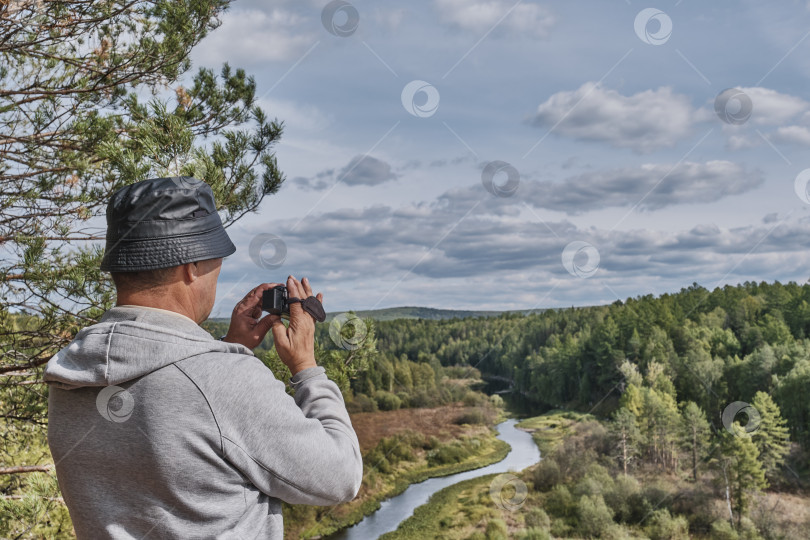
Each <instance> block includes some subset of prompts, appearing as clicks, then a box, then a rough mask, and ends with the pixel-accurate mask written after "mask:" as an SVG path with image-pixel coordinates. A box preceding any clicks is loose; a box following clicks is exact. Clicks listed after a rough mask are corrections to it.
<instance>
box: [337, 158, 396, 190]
mask: <svg viewBox="0 0 810 540" xmlns="http://www.w3.org/2000/svg"><path fill="white" fill-rule="evenodd" d="M338 178H339V179H341V180H342V181H343V182H344V183H346V184H348V185H350V186H376V185H378V184H382V183H383V182H387V181H389V180H396V179H397V178H398V175H396V174H395V173H393V172H392V171H391V165H389V164H388V163H386V162H385V161H382V160H379V159H377V158H374V157H371V156H355V157H353V158H352V160H351V161H349V163H348V164H347V165H346V166H345V167H343V169H341V171H340V174H339V175H338Z"/></svg>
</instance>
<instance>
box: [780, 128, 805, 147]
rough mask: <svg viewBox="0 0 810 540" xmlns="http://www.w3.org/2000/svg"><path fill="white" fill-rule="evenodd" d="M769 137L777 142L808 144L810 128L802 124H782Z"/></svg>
mask: <svg viewBox="0 0 810 540" xmlns="http://www.w3.org/2000/svg"><path fill="white" fill-rule="evenodd" d="M771 138H772V139H773V140H774V141H775V142H778V143H787V144H799V145H802V146H810V129H807V128H806V127H804V126H783V127H780V128H778V129H777V130H776V132H775V133H774V134H773V136H772V137H771Z"/></svg>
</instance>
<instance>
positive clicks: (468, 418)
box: [453, 409, 487, 425]
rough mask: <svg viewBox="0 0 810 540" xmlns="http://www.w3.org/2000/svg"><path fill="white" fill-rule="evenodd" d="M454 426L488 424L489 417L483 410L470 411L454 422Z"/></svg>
mask: <svg viewBox="0 0 810 540" xmlns="http://www.w3.org/2000/svg"><path fill="white" fill-rule="evenodd" d="M453 423H454V424H458V425H461V424H486V423H487V415H486V414H484V411H482V410H481V409H469V410H467V411H465V412H463V413H461V415H459V417H458V418H456V419H455V420H453Z"/></svg>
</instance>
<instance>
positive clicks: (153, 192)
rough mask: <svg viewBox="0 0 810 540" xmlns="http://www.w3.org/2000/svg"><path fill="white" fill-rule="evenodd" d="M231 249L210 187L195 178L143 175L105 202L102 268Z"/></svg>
mask: <svg viewBox="0 0 810 540" xmlns="http://www.w3.org/2000/svg"><path fill="white" fill-rule="evenodd" d="M235 251H236V246H234V245H233V242H231V239H230V238H229V237H228V233H226V232H225V228H224V227H223V226H222V220H221V219H220V218H219V214H218V213H217V209H216V203H215V201H214V193H213V192H212V191H211V188H210V187H209V186H208V184H206V183H205V182H202V181H200V180H197V179H196V178H191V177H188V176H177V177H173V178H151V179H149V180H144V181H142V182H138V183H135V184H131V185H129V186H125V187H123V188H121V189H119V190H118V191H116V192H115V193H114V194H113V196H112V198H111V199H110V203H109V204H108V205H107V245H106V246H105V249H104V258H103V259H102V261H101V269H102V270H106V271H108V272H137V271H140V270H157V269H159V268H169V267H171V266H179V265H181V264H186V263H190V262H196V261H203V260H206V259H216V258H219V257H227V256H228V255H232V254H233V253H234V252H235Z"/></svg>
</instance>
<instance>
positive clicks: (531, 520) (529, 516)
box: [525, 508, 551, 529]
mask: <svg viewBox="0 0 810 540" xmlns="http://www.w3.org/2000/svg"><path fill="white" fill-rule="evenodd" d="M525 520H526V526H527V527H531V528H540V529H548V528H549V527H550V526H551V520H550V519H549V517H548V514H546V511H545V510H543V509H542V508H530V509H529V511H528V512H526V516H525Z"/></svg>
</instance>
